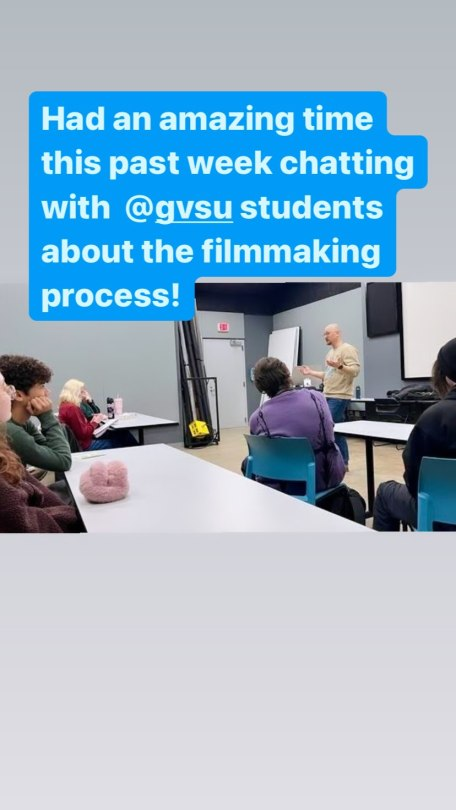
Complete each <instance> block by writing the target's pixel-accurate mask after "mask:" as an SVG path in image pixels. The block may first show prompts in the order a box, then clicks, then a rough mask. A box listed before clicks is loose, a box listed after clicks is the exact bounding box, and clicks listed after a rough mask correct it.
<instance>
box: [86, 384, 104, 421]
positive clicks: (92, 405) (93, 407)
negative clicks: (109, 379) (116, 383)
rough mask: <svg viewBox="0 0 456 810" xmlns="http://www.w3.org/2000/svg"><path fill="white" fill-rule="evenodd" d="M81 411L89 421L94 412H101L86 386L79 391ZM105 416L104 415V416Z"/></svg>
mask: <svg viewBox="0 0 456 810" xmlns="http://www.w3.org/2000/svg"><path fill="white" fill-rule="evenodd" d="M80 408H81V411H82V413H83V414H84V416H86V417H87V419H88V420H89V422H90V421H91V419H92V417H93V416H94V415H95V414H96V413H101V408H99V407H98V405H97V404H96V402H95V401H94V399H93V397H92V395H91V394H89V392H88V391H87V389H86V388H83V389H82V391H81V405H80ZM105 418H106V417H105Z"/></svg>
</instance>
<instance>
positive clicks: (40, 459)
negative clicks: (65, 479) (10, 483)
mask: <svg viewBox="0 0 456 810" xmlns="http://www.w3.org/2000/svg"><path fill="white" fill-rule="evenodd" d="M0 372H1V373H2V374H3V377H4V380H5V382H6V384H7V385H12V386H14V388H15V389H16V395H15V398H14V400H13V403H12V407H11V419H10V421H9V422H8V424H7V426H6V431H7V434H8V440H9V442H10V445H11V447H12V448H13V450H14V451H15V453H17V455H18V456H19V458H20V459H21V461H22V463H23V464H30V465H31V466H33V467H39V468H40V469H42V470H49V471H51V472H57V473H59V472H60V473H62V472H65V470H69V469H70V467H71V450H70V446H69V444H68V441H67V438H66V435H65V433H64V431H63V429H62V426H61V424H60V423H59V421H58V419H56V417H55V416H54V414H53V411H52V401H51V399H50V398H49V391H48V389H47V387H46V386H47V383H48V382H49V381H50V379H51V376H52V371H51V369H50V368H48V367H47V366H45V365H44V363H41V362H40V361H39V360H35V359H34V358H33V357H23V356H21V355H8V354H4V355H2V356H1V357H0ZM31 416H36V418H37V419H38V421H39V423H40V426H41V430H39V429H38V428H37V427H36V426H35V425H34V424H33V422H32V420H31V419H30V417H31Z"/></svg>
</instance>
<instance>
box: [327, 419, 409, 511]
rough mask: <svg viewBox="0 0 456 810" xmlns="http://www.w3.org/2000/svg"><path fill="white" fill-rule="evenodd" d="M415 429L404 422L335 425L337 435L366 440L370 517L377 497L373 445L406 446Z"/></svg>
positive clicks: (361, 420)
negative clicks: (378, 442) (384, 443)
mask: <svg viewBox="0 0 456 810" xmlns="http://www.w3.org/2000/svg"><path fill="white" fill-rule="evenodd" d="M413 427H414V425H409V424H405V423H404V422H375V421H372V420H369V419H357V420H356V421H354V422H338V423H337V424H336V425H334V433H336V434H337V433H339V434H341V435H342V436H353V437H354V438H357V439H364V442H365V445H366V474H367V502H368V513H367V516H368V517H370V516H371V515H372V509H373V506H374V497H375V478H374V450H373V443H374V441H381V442H389V443H392V444H406V443H407V441H408V437H409V436H410V434H411V432H412V430H413Z"/></svg>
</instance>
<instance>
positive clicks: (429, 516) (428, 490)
mask: <svg viewBox="0 0 456 810" xmlns="http://www.w3.org/2000/svg"><path fill="white" fill-rule="evenodd" d="M417 510H418V515H417V530H418V531H419V532H432V531H433V525H434V523H435V522H436V521H437V522H438V523H450V524H455V525H456V459H455V458H431V457H430V456H425V457H424V458H423V459H422V461H421V466H420V476H419V479H418V498H417Z"/></svg>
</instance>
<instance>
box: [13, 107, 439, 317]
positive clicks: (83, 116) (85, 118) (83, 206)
mask: <svg viewBox="0 0 456 810" xmlns="http://www.w3.org/2000/svg"><path fill="white" fill-rule="evenodd" d="M386 126H387V100H386V96H385V95H384V94H383V93H379V92H308V93H307V92H284V93H282V92H251V93H249V92H223V93H214V92H99V93H96V92H76V93H74V92H37V93H33V94H32V95H31V96H30V206H29V212H30V315H31V317H32V318H35V319H37V320H186V319H188V318H191V317H192V315H193V308H194V282H195V280H197V279H198V278H200V277H220V276H222V277H227V276H231V277H240V276H248V277H255V276H257V277H259V276H278V275H284V276H290V277H292V276H295V277H308V278H324V277H341V278H353V277H362V278H369V279H372V278H378V277H386V276H391V275H393V274H394V273H395V270H396V193H397V191H398V190H400V189H402V188H422V187H423V186H425V185H426V182H427V141H426V139H425V138H424V137H422V136H416V135H391V134H390V133H388V131H387V129H386Z"/></svg>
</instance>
